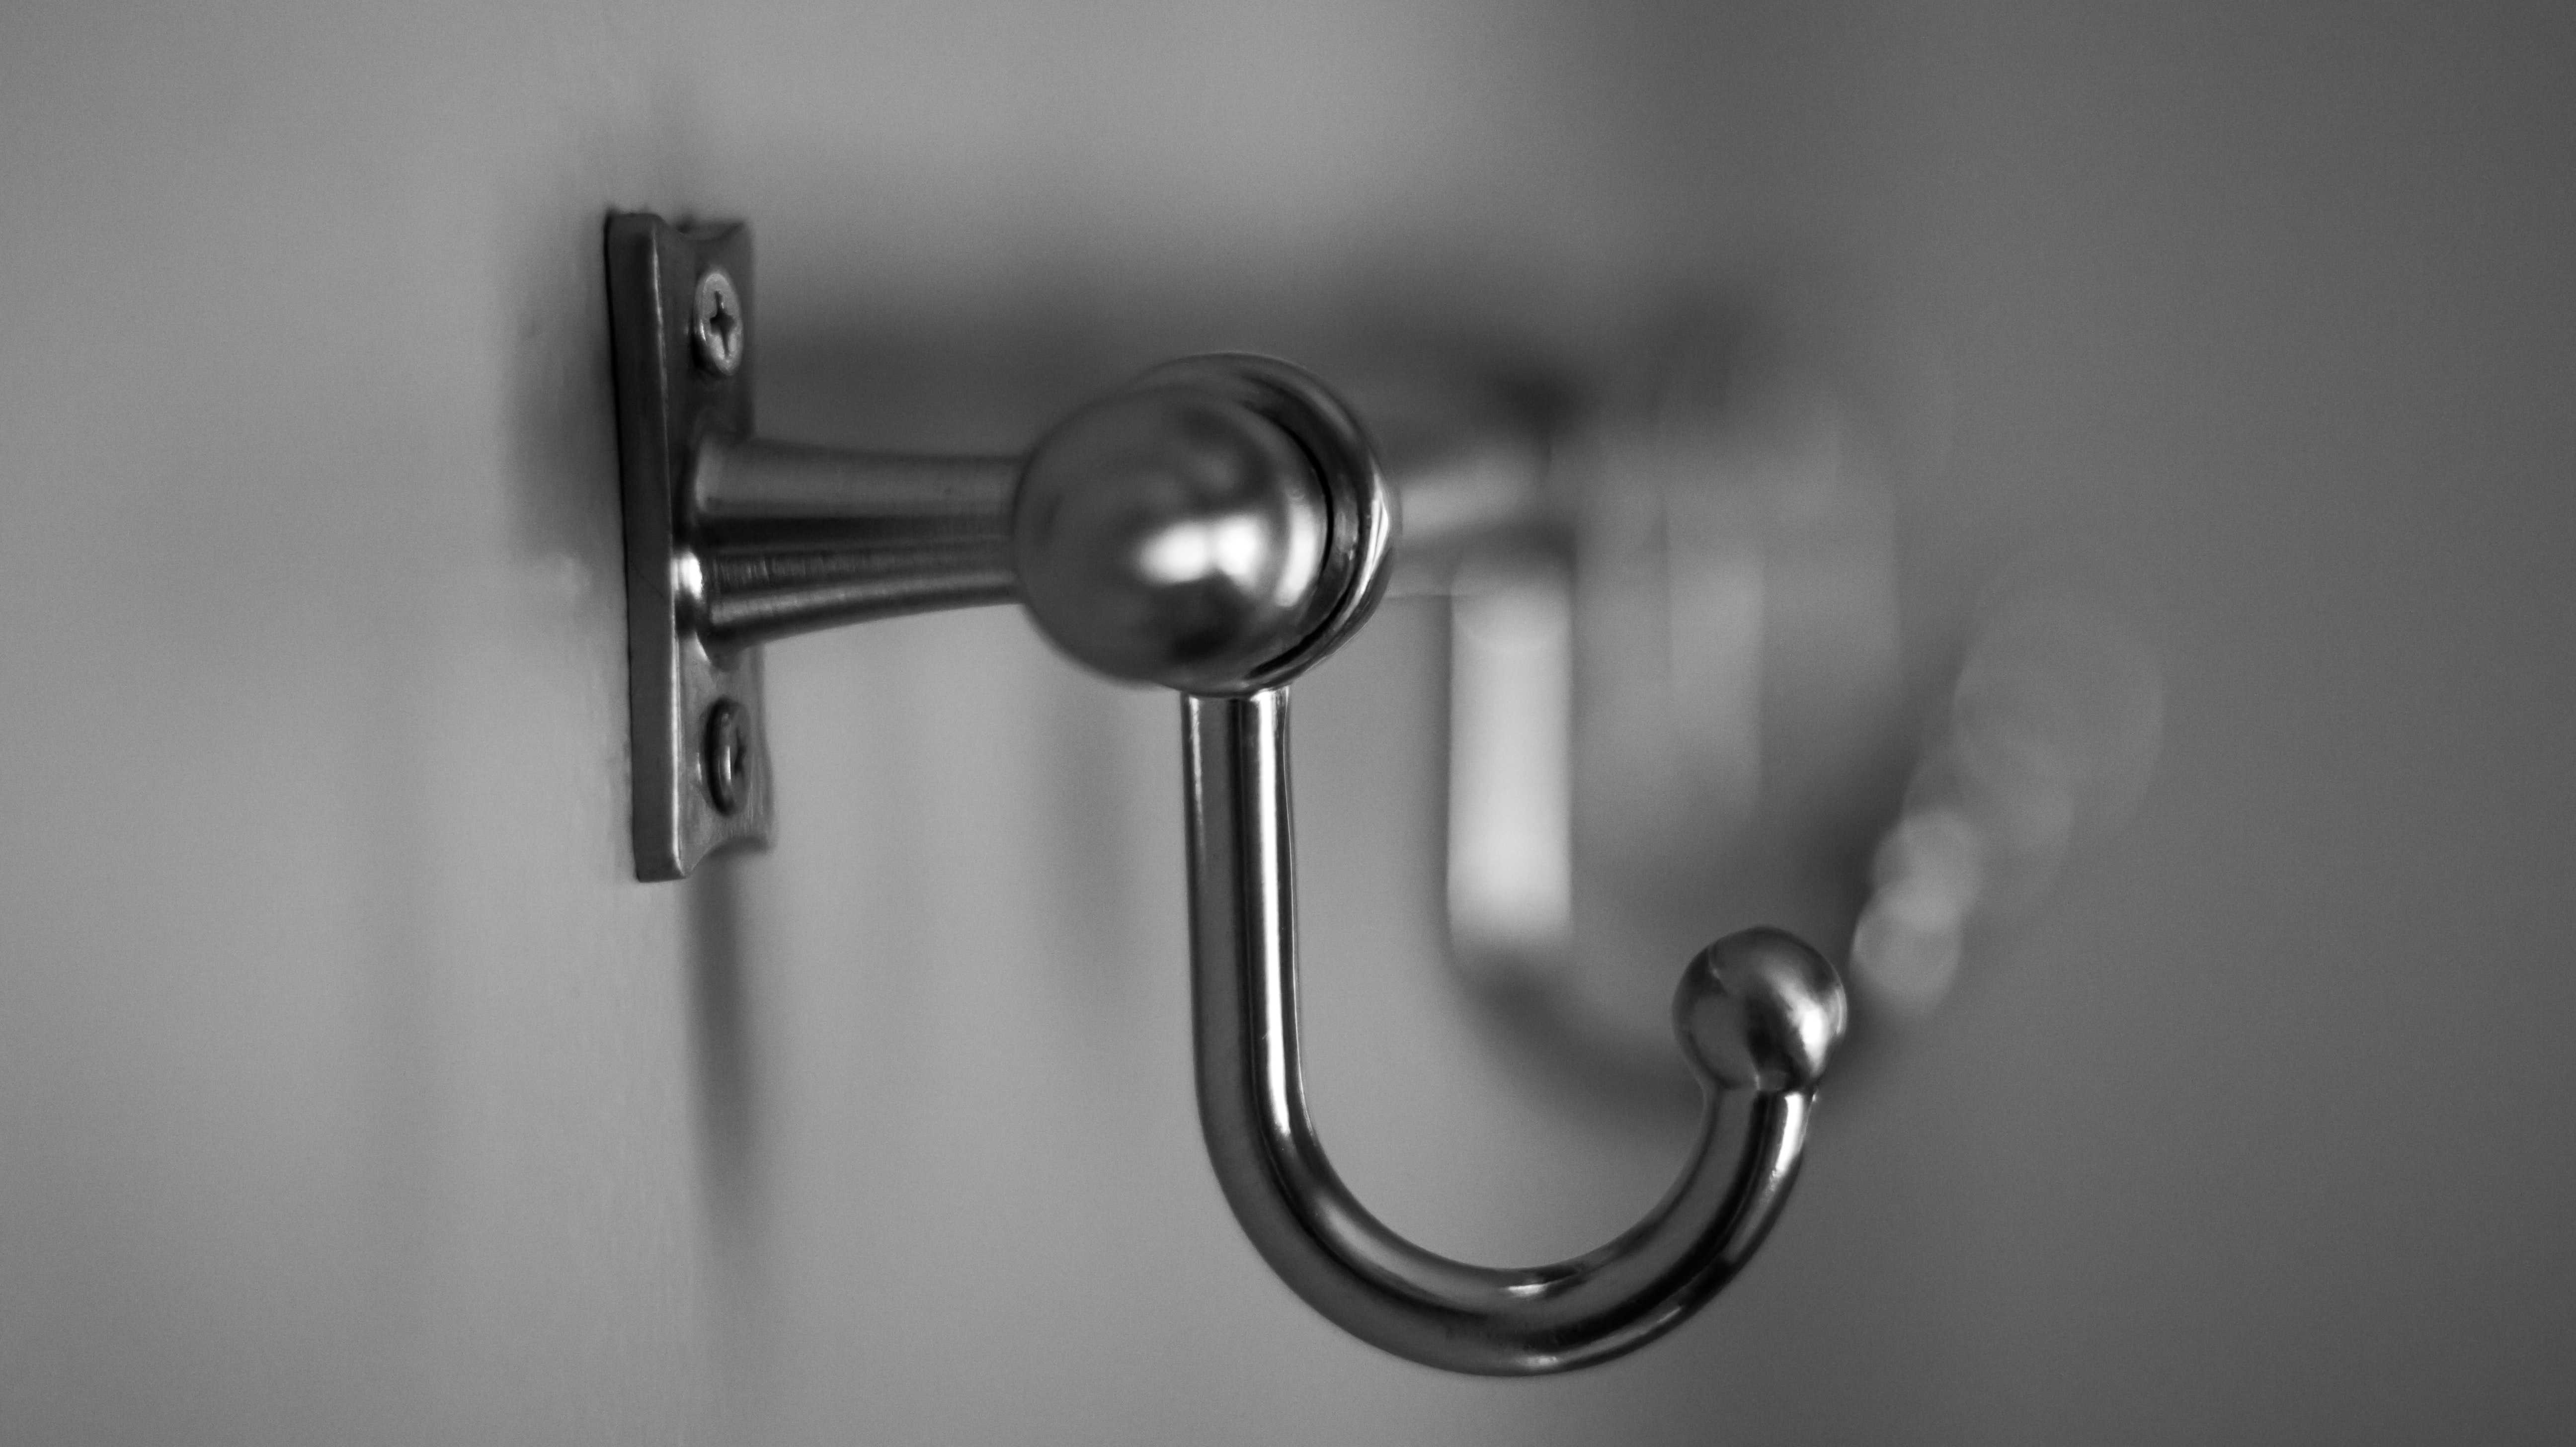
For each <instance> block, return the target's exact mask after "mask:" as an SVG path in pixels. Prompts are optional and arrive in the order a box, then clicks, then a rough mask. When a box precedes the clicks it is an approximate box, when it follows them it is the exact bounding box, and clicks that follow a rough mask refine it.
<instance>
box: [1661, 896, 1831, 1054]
mask: <svg viewBox="0 0 2576 1447" xmlns="http://www.w3.org/2000/svg"><path fill="white" fill-rule="evenodd" d="M1847 1018H1848V1013H1847V1006H1846V1005H1845V1002H1844V998H1843V983H1842V980H1841V979H1840V978H1839V977H1838V976H1836V975H1835V973H1834V967H1833V966H1831V965H1829V964H1827V963H1825V958H1824V956H1822V955H1820V954H1817V953H1816V952H1815V951H1814V950H1813V949H1811V948H1809V947H1808V946H1807V944H1806V942H1805V941H1803V940H1801V939H1799V938H1798V937H1797V936H1796V935H1793V934H1790V933H1788V932H1786V931H1784V930H1776V929H1749V930H1742V931H1739V932H1737V933H1735V934H1731V935H1728V936H1727V937H1726V938H1724V939H1722V940H1719V941H1718V942H1717V943H1715V944H1713V945H1710V946H1709V947H1708V948H1707V949H1704V950H1702V951H1700V952H1699V953H1698V954H1697V955H1696V956H1694V957H1693V958H1692V960H1691V962H1690V964H1689V965H1687V966H1685V967H1684V968H1683V970H1682V981H1681V986H1680V988H1678V989H1676V990H1675V991H1674V992H1673V1031H1674V1033H1675V1034H1677V1035H1678V1036H1680V1037H1681V1042H1682V1050H1683V1051H1684V1053H1686V1054H1687V1055H1689V1056H1690V1059H1691V1063H1692V1065H1693V1067H1694V1068H1696V1069H1697V1070H1699V1071H1700V1072H1701V1073H1702V1074H1703V1075H1706V1076H1707V1077H1708V1078H1710V1079H1712V1080H1714V1081H1716V1082H1717V1083H1718V1084H1720V1085H1723V1086H1727V1087H1729V1088H1731V1089H1736V1090H1760V1091H1766V1092H1771V1093H1775V1094H1776V1093H1779V1092H1783V1091H1791V1090H1799V1091H1805V1090H1813V1089H1815V1088H1816V1083H1817V1082H1818V1081H1820V1080H1822V1079H1823V1078H1824V1074H1825V1065H1826V1062H1827V1060H1828V1058H1829V1057H1831V1055H1832V1054H1833V1049H1834V1042H1835V1041H1837V1040H1839V1039H1841V1038H1842V1033H1843V1024H1844V1021H1845V1020H1846V1019H1847Z"/></svg>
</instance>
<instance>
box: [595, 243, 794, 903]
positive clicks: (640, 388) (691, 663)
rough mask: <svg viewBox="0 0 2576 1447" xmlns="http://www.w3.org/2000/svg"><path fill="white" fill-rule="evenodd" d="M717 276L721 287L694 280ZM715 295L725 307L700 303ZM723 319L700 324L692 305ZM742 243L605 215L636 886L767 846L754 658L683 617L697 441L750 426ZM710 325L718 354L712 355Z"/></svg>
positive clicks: (692, 558)
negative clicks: (737, 847)
mask: <svg viewBox="0 0 2576 1447" xmlns="http://www.w3.org/2000/svg"><path fill="white" fill-rule="evenodd" d="M710 277H722V278H724V279H725V280H727V281H729V282H730V286H725V285H721V284H718V285H704V284H703V283H706V282H707V280H708V279H709V278H710ZM710 297H716V298H720V300H717V301H715V302H712V303H710V301H709V300H708V299H709V298H710ZM710 304H712V305H715V306H716V307H718V309H719V310H723V309H726V308H730V310H731V312H732V315H730V316H729V317H728V316H721V315H720V316H715V317H710V318H704V319H702V318H700V317H699V316H698V312H699V310H700V309H701V308H702V307H705V306H707V305H710ZM750 314H751V235H750V232H749V231H747V230H746V229H745V228H743V227H742V226H740V225H721V226H706V227H681V226H674V225H672V224H671V223H669V222H667V221H664V220H663V219H662V218H660V217H658V216H652V215H647V214H643V213H637V212H629V213H622V214H619V215H614V216H611V217H610V218H609V220H608V323H609V339H610V351H611V354H612V357H613V364H614V380H615V384H616V391H617V459H618V486H619V491H620V494H621V497H622V500H623V503H624V509H625V516H626V668H627V707H628V709H629V712H630V718H629V726H628V739H629V742H630V746H631V751H632V754H633V760H634V800H635V877H636V878H638V879H643V880H658V879H678V878H681V877H682V876H684V875H686V874H687V873H688V872H689V871H690V869H692V868H694V867H695V866H696V864H697V862H698V861H699V860H700V859H703V858H705V857H706V856H707V854H708V853H709V852H710V851H712V850H715V849H717V848H720V847H722V846H725V845H728V844H737V843H739V844H751V845H763V844H767V843H768V842H769V827H770V791H769V772H770V771H769V757H768V755H769V746H768V741H767V737H766V735H767V729H766V727H765V719H766V710H765V709H764V707H763V703H762V698H761V688H760V650H759V649H758V648H755V647H740V648H734V649H730V650H724V651H720V652H719V651H711V650H709V649H708V647H707V646H706V644H705V642H704V641H703V640H702V639H701V638H700V637H699V636H698V631H697V628H696V626H695V619H694V617H693V614H694V610H695V606H696V600H695V592H694V590H695V586H696V583H695V579H696V576H697V557H696V554H695V552H694V551H693V547H692V539H691V536H690V534H691V531H692V528H693V522H694V517H695V512H696V505H695V497H694V492H693V488H694V484H693V475H694V472H695V461H696V457H697V451H698V447H699V444H700V443H702V442H704V441H705V440H707V439H709V438H718V439H723V440H728V441H730V440H736V439H740V438H743V437H746V436H748V435H750V432H751V365H750V363H751V352H750V347H749V345H748V343H749V340H750ZM702 331H709V332H711V334H712V335H714V336H715V337H717V338H719V339H720V340H722V341H723V342H724V343H725V344H726V345H725V347H724V348H723V350H725V351H728V352H729V355H723V356H718V357H710V356H709V355H708V351H709V348H708V347H707V346H706V345H704V344H703V343H702V341H701V339H700V338H699V335H698V334H699V333H700V332H702Z"/></svg>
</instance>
